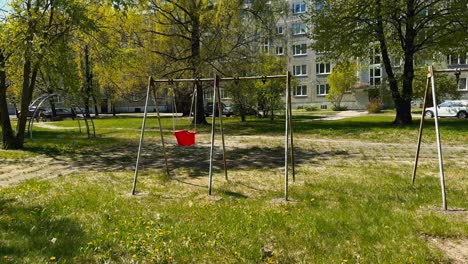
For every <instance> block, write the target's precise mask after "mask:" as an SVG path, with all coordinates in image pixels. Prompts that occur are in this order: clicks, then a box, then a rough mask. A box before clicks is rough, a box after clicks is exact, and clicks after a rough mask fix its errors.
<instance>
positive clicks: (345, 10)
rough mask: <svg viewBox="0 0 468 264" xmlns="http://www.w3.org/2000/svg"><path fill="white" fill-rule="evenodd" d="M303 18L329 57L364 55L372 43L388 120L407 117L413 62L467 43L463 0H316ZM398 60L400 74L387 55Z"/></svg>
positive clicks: (404, 120) (400, 121) (406, 120)
mask: <svg viewBox="0 0 468 264" xmlns="http://www.w3.org/2000/svg"><path fill="white" fill-rule="evenodd" d="M314 2H315V5H314V6H315V8H313V9H314V10H312V11H311V12H310V14H309V17H308V19H307V21H309V22H310V24H311V25H312V33H311V38H312V39H313V40H314V43H313V47H314V48H315V49H316V50H321V51H325V52H327V53H328V55H329V56H331V57H334V58H341V57H352V56H355V57H366V56H367V55H368V54H369V52H368V51H369V47H370V45H371V44H372V43H377V45H378V46H379V48H380V52H381V54H382V60H383V66H384V67H385V70H386V73H387V76H388V82H389V86H390V89H391V92H392V98H393V100H394V102H395V106H396V110H397V112H396V117H395V121H394V123H396V124H400V125H404V124H409V123H412V117H411V98H412V96H413V86H412V84H413V78H414V62H415V58H416V56H420V57H429V58H430V57H432V55H433V54H434V53H436V52H439V51H447V50H449V49H454V48H459V49H465V50H466V48H467V45H466V43H467V38H468V36H467V34H466V29H467V23H468V19H467V17H466V14H467V13H468V6H467V2H466V0H454V1H448V0H398V1H383V0H364V1H362V0H350V1H339V0H317V1H314ZM393 56H395V57H401V58H402V59H403V61H404V66H403V72H402V78H399V77H398V75H397V74H396V73H395V69H394V68H392V62H391V61H392V58H393Z"/></svg>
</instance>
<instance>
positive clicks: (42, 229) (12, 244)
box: [0, 199, 85, 263]
mask: <svg viewBox="0 0 468 264" xmlns="http://www.w3.org/2000/svg"><path fill="white" fill-rule="evenodd" d="M0 212H1V213H2V217H1V218H0V233H2V235H1V236H0V237H1V240H2V244H1V245H0V256H2V257H3V258H4V259H2V260H8V259H11V260H12V261H13V262H17V261H18V260H19V259H22V258H24V257H28V258H29V257H31V256H39V257H43V258H44V259H46V260H48V259H49V258H50V257H52V256H53V257H56V259H57V260H62V259H72V258H73V257H75V256H79V254H80V247H82V246H83V245H85V233H84V232H83V230H82V229H81V228H80V224H79V223H77V222H75V221H73V220H71V219H70V218H67V217H60V218H57V217H56V216H55V215H54V213H53V212H51V211H49V210H48V209H47V208H45V207H41V206H24V205H21V204H19V203H17V202H15V201H14V200H11V199H10V200H6V199H0ZM30 261H31V260H30ZM19 262H20V263H21V261H19Z"/></svg>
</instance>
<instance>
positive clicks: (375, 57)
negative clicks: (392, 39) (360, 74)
mask: <svg viewBox="0 0 468 264" xmlns="http://www.w3.org/2000/svg"><path fill="white" fill-rule="evenodd" d="M381 61H382V54H380V49H379V48H378V47H373V48H372V49H371V51H370V58H369V64H371V65H373V64H380V62H381Z"/></svg>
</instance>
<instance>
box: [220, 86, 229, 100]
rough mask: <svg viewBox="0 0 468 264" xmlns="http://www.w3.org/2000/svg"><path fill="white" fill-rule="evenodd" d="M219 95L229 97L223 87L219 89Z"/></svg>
mask: <svg viewBox="0 0 468 264" xmlns="http://www.w3.org/2000/svg"><path fill="white" fill-rule="evenodd" d="M219 95H220V97H221V99H230V97H229V92H228V91H227V90H226V89H224V88H222V89H219Z"/></svg>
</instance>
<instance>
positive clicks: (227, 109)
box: [205, 103, 234, 117]
mask: <svg viewBox="0 0 468 264" xmlns="http://www.w3.org/2000/svg"><path fill="white" fill-rule="evenodd" d="M221 106H222V107H223V115H225V116H227V117H230V116H232V115H233V114H234V113H233V112H232V108H231V107H230V106H227V105H226V104H224V103H221ZM212 113H213V103H207V104H206V106H205V116H210V115H212ZM218 114H219V113H218V108H217V107H216V116H218Z"/></svg>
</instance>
